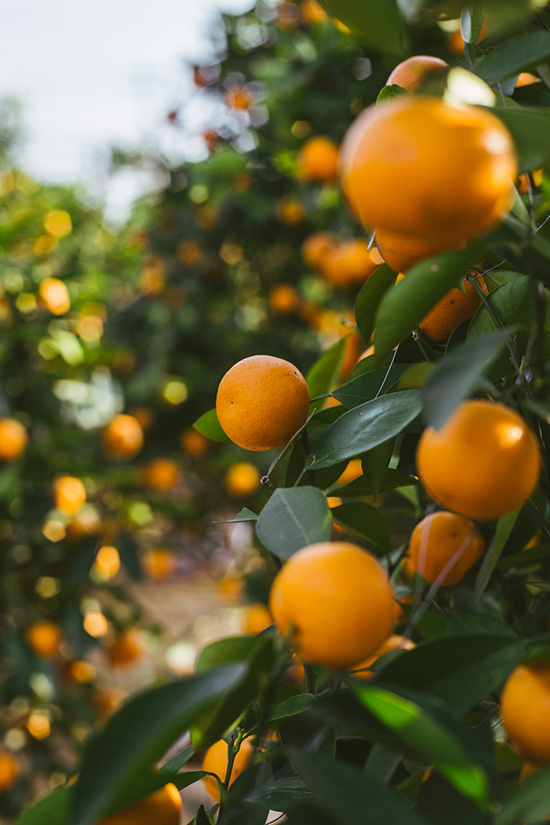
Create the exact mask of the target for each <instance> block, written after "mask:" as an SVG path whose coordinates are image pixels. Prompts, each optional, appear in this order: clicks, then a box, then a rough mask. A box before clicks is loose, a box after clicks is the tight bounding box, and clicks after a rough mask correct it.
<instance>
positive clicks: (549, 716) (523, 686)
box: [500, 663, 550, 765]
mask: <svg viewBox="0 0 550 825" xmlns="http://www.w3.org/2000/svg"><path fill="white" fill-rule="evenodd" d="M500 712H501V716H502V724H503V726H504V729H505V731H506V733H507V734H508V737H509V739H510V742H511V743H512V745H513V746H514V748H515V749H516V750H517V751H518V753H519V754H520V755H521V756H522V757H523V758H524V759H528V760H529V761H530V762H534V763H535V764H536V765H542V764H547V763H550V664H548V663H545V664H539V665H519V667H516V669H515V670H514V671H512V673H511V675H510V676H509V677H508V680H507V682H506V684H505V685H504V689H503V691H502V696H501V699H500Z"/></svg>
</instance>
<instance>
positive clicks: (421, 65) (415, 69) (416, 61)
mask: <svg viewBox="0 0 550 825" xmlns="http://www.w3.org/2000/svg"><path fill="white" fill-rule="evenodd" d="M448 68H449V64H448V63H447V62H446V61H445V60H441V58H440V57H430V56H429V55H427V54H416V55H414V56H413V57H408V58H407V59H406V60H403V61H402V62H401V63H399V65H398V66H396V67H395V69H394V70H393V72H392V73H391V74H390V76H389V77H388V79H387V81H386V86H391V85H393V84H394V83H395V84H396V85H397V86H401V87H402V88H403V89H406V90H407V91H408V92H416V90H417V89H419V88H420V87H421V86H423V84H424V82H425V80H426V78H427V77H428V76H429V75H431V74H434V73H439V74H441V72H444V71H445V69H448Z"/></svg>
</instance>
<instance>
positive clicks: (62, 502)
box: [53, 476, 86, 516]
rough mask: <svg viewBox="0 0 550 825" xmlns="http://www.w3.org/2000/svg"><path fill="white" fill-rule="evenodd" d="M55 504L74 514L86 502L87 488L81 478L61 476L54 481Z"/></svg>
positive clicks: (65, 511) (60, 508)
mask: <svg viewBox="0 0 550 825" xmlns="http://www.w3.org/2000/svg"><path fill="white" fill-rule="evenodd" d="M53 490H54V497H55V506H56V507H57V509H58V510H61V512H63V513H67V515H70V516H73V515H74V514H75V513H77V512H78V511H79V510H80V508H81V507H82V505H83V504H85V503H86V488H85V487H84V484H83V483H82V481H81V480H80V479H79V478H75V477H74V476H59V478H56V479H55V481H54V483H53Z"/></svg>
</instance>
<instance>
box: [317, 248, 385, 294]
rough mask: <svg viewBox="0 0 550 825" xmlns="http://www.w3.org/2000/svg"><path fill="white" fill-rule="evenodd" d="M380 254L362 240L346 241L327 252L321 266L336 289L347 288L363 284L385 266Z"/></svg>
mask: <svg viewBox="0 0 550 825" xmlns="http://www.w3.org/2000/svg"><path fill="white" fill-rule="evenodd" d="M383 263H384V260H383V258H382V257H381V256H380V253H379V252H378V250H377V249H376V247H373V248H372V249H369V245H368V242H367V241H365V240H362V239H361V238H354V239H352V240H349V241H344V242H343V243H341V244H340V245H339V246H338V247H337V248H336V249H334V250H333V251H327V254H326V255H325V256H324V259H323V263H322V265H321V272H322V273H323V275H324V276H325V278H326V279H327V281H330V283H331V284H333V285H334V286H336V287H343V288H346V287H348V286H353V284H361V283H363V281H366V280H367V278H369V277H370V276H371V275H372V273H373V272H374V270H375V269H376V268H377V267H379V266H380V264H383Z"/></svg>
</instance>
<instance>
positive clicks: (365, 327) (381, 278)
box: [355, 264, 397, 344]
mask: <svg viewBox="0 0 550 825" xmlns="http://www.w3.org/2000/svg"><path fill="white" fill-rule="evenodd" d="M396 278H397V273H396V272H394V271H393V269H390V267H389V266H388V265H387V264H384V265H383V266H379V267H378V269H377V270H375V271H374V272H373V273H372V275H371V276H370V278H369V279H368V280H367V281H366V282H365V283H364V284H363V286H362V287H361V291H360V293H359V295H358V296H357V300H356V302H355V320H356V322H357V327H358V329H359V332H360V333H361V336H362V338H363V341H364V342H365V344H368V343H369V341H370V339H371V335H372V333H373V331H374V319H375V316H376V310H377V308H378V304H379V303H380V301H381V300H382V298H383V296H384V295H385V293H386V292H387V291H388V290H389V289H391V287H392V286H393V285H394V283H395V279H396Z"/></svg>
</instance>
